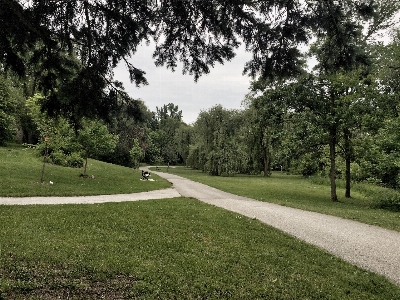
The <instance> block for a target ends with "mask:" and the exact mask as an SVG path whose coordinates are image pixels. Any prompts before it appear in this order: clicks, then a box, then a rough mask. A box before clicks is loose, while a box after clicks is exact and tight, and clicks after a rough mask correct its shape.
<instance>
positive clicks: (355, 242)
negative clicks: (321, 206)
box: [0, 171, 400, 285]
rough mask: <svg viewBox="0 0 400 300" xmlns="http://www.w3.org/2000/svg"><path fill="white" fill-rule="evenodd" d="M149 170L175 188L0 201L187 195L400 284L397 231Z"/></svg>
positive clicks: (117, 199)
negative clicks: (119, 193) (266, 226)
mask: <svg viewBox="0 0 400 300" xmlns="http://www.w3.org/2000/svg"><path fill="white" fill-rule="evenodd" d="M152 173H155V174H157V175H159V176H160V177H163V178H165V179H167V180H168V181H170V182H171V183H172V184H173V188H169V189H164V190H158V191H152V192H147V193H136V194H128V195H100V196H85V197H27V198H0V204H4V205H22V204H25V205H26V204H67V203H74V204H79V203H85V204H89V203H104V202H122V201H138V200H148V199H161V198H173V197H180V196H184V197H191V198H195V199H198V200H200V201H203V202H205V203H208V204H211V205H215V206H218V207H221V208H224V209H227V210H230V211H233V212H236V213H239V214H242V215H244V216H247V217H250V218H256V219H258V220H260V221H261V222H264V223H266V224H268V225H271V226H273V227H275V228H277V229H280V230H282V231H284V232H286V233H288V234H290V235H292V236H295V237H297V238H299V239H300V240H303V241H305V242H307V243H310V244H312V245H315V246H317V247H320V248H322V249H325V250H326V251H328V252H330V253H332V254H334V255H335V256H338V257H340V258H342V259H344V260H346V261H348V262H350V263H352V264H354V265H357V266H359V267H361V268H363V269H366V270H370V271H372V272H375V273H378V274H381V275H384V276H386V277H387V278H389V279H390V280H391V281H393V282H394V283H396V284H397V285H400V233H399V232H396V231H391V230H387V229H383V228H380V227H376V226H371V225H366V224H362V223H359V222H355V221H351V220H346V219H341V218H338V217H333V216H329V215H324V214H319V213H313V212H308V211H303V210H299V209H294V208H290V207H285V206H280V205H276V204H271V203H267V202H261V201H256V200H253V199H250V198H245V197H240V196H236V195H233V194H230V193H226V192H222V191H220V190H217V189H215V188H212V187H209V186H206V185H204V184H201V183H197V182H193V181H191V180H188V179H185V178H182V177H179V176H176V175H172V174H169V173H161V172H154V171H152Z"/></svg>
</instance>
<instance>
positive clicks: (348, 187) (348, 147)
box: [344, 128, 352, 198]
mask: <svg viewBox="0 0 400 300" xmlns="http://www.w3.org/2000/svg"><path fill="white" fill-rule="evenodd" d="M344 152H345V153H344V156H345V161H346V192H345V197H346V198H351V192H350V190H351V174H350V164H351V157H352V152H351V145H350V131H349V130H348V129H347V128H346V129H345V130H344Z"/></svg>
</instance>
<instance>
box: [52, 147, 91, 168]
mask: <svg viewBox="0 0 400 300" xmlns="http://www.w3.org/2000/svg"><path fill="white" fill-rule="evenodd" d="M49 162H50V163H53V164H55V165H58V166H63V167H71V168H82V167H83V158H82V157H81V156H80V155H79V154H78V153H75V152H73V153H71V154H69V155H67V154H65V153H63V152H62V151H61V150H57V151H53V152H51V153H50V155H49Z"/></svg>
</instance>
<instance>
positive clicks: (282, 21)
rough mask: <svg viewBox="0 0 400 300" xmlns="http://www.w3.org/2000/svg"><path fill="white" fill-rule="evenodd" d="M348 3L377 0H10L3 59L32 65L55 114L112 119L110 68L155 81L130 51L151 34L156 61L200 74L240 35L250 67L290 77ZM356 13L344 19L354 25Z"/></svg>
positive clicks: (4, 13) (0, 10) (223, 57)
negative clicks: (315, 34)
mask: <svg viewBox="0 0 400 300" xmlns="http://www.w3.org/2000/svg"><path fill="white" fill-rule="evenodd" d="M342 2H343V3H342ZM342 4H343V5H346V6H347V9H348V10H351V9H356V10H357V11H358V12H360V14H361V15H362V16H364V15H366V14H369V13H370V12H371V11H372V1H369V0H359V1H332V0H324V1H300V0H292V1H287V0H264V1H249V0H234V1H232V0H230V1H227V0H212V1H196V0H185V1H183V0H175V1H157V0H154V1H139V0H107V1H106V0H102V1H94V0H59V1H46V0H32V1H22V0H19V1H16V0H4V1H1V3H0V20H1V23H2V27H1V28H0V39H1V40H0V63H1V65H2V66H3V68H4V69H12V70H14V71H15V72H17V73H18V74H19V75H24V74H26V71H27V69H28V68H33V69H34V71H35V74H34V76H35V77H36V78H37V83H38V88H39V89H40V92H42V93H43V95H45V99H44V101H43V103H42V107H43V109H44V110H46V111H47V112H49V113H50V114H53V115H64V116H66V117H68V118H69V119H71V120H72V121H73V122H74V123H79V120H80V119H82V118H83V117H100V118H103V119H107V112H108V111H109V110H110V109H111V110H112V109H113V108H114V107H115V106H116V105H118V99H121V98H120V97H117V94H119V93H122V94H123V92H122V89H121V85H120V84H119V83H118V82H115V81H114V80H113V73H112V70H113V68H114V67H115V66H116V65H117V64H118V63H119V62H120V61H125V63H126V66H127V68H128V70H129V74H130V79H131V81H132V82H134V83H135V84H136V85H141V84H147V81H146V78H145V71H143V70H140V69H139V68H136V67H135V66H133V65H132V64H131V63H130V62H129V61H128V58H129V56H131V55H134V53H135V51H136V49H137V47H138V45H140V44H141V43H143V42H149V41H150V40H154V41H155V42H156V49H155V52H154V53H153V58H154V60H155V64H156V65H159V66H166V67H167V68H170V69H172V70H175V69H176V67H177V63H178V61H180V62H182V63H183V70H182V71H183V73H188V74H191V75H193V77H194V80H198V79H199V77H200V76H201V75H202V74H206V73H209V72H210V68H212V67H213V66H214V65H215V64H216V63H224V62H225V61H228V60H231V59H232V58H233V57H234V55H235V50H236V49H237V48H238V47H239V45H240V44H241V43H244V44H245V46H246V50H248V51H250V52H252V53H253V57H252V59H251V60H250V61H249V62H247V63H246V65H245V66H244V73H247V74H249V75H251V76H257V75H260V76H262V77H266V78H267V77H269V78H274V77H290V76H294V75H296V74H298V73H299V72H300V70H301V68H300V66H301V64H302V54H301V52H300V51H299V50H298V45H299V44H300V43H307V42H308V41H309V40H310V38H311V32H310V30H309V29H310V28H318V29H319V30H320V32H321V34H322V33H323V32H327V31H329V30H330V24H332V22H334V18H333V17H332V16H341V13H342V10H341V9H339V8H340V7H341V5H342ZM328 8H329V9H328ZM330 20H332V22H330ZM354 23H355V21H354V20H353V19H350V18H347V19H346V20H345V22H344V23H343V22H342V23H341V26H342V25H343V28H345V29H348V32H351V31H352V30H353V28H355V27H356V26H355V25H354ZM78 127H79V126H78Z"/></svg>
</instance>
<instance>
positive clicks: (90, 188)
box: [0, 147, 171, 197]
mask: <svg viewBox="0 0 400 300" xmlns="http://www.w3.org/2000/svg"><path fill="white" fill-rule="evenodd" d="M42 167H43V158H40V157H39V156H37V153H36V151H35V150H34V149H30V148H22V147H19V148H15V147H14V148H13V147H0V197H35V196H89V195H112V194H131V193H138V192H147V191H152V190H159V189H164V188H169V187H171V184H170V183H169V182H168V181H166V180H165V179H162V178H160V177H158V176H157V175H155V174H154V175H152V179H154V181H141V180H140V178H141V171H140V170H134V169H131V168H126V167H122V166H117V165H113V164H109V163H105V162H101V161H97V160H94V159H89V166H88V171H87V174H88V175H90V177H88V178H83V177H80V174H81V173H82V172H83V169H79V168H69V167H61V166H57V165H52V164H46V165H45V177H44V182H43V183H40V179H41V172H42ZM91 175H93V177H92V176H91ZM50 181H51V183H50Z"/></svg>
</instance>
